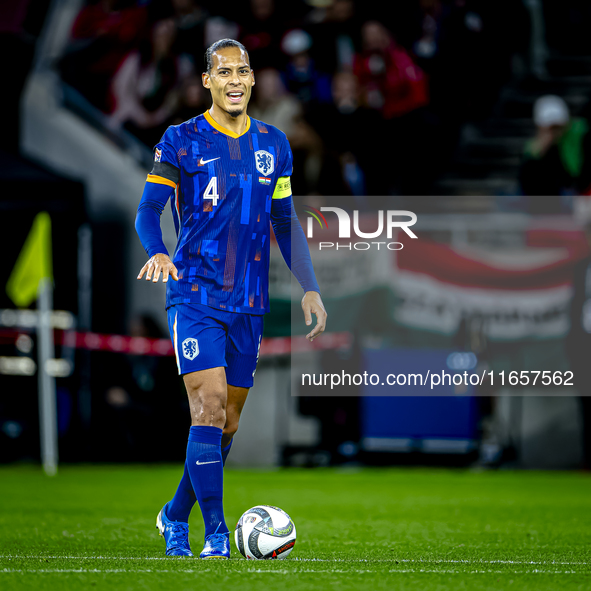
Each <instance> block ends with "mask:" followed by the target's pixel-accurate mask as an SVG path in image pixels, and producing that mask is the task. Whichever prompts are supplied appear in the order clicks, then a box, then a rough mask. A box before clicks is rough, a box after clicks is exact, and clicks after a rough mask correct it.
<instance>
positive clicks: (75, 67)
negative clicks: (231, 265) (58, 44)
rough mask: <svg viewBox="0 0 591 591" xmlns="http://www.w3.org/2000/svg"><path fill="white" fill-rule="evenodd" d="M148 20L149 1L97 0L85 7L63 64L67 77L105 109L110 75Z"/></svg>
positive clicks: (75, 24) (67, 79) (143, 31)
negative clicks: (146, 3) (147, 6)
mask: <svg viewBox="0 0 591 591" xmlns="http://www.w3.org/2000/svg"><path fill="white" fill-rule="evenodd" d="M147 22H148V17H147V10H146V5H145V4H136V3H135V2H132V1H130V0H98V1H95V2H91V3H90V4H88V5H87V6H85V7H84V8H82V10H81V11H80V13H79V14H78V16H77V17H76V20H75V21H74V26H73V28H72V42H71V48H70V50H69V52H68V53H67V54H66V55H65V57H64V58H63V59H62V62H61V64H60V68H61V71H62V76H63V77H64V80H65V81H66V82H68V83H69V84H70V85H72V86H73V87H74V88H76V89H77V90H79V91H80V92H81V93H82V94H83V95H84V97H85V98H86V99H87V100H89V101H90V102H91V103H92V104H93V105H95V106H96V107H98V108H99V109H101V110H102V111H104V112H106V111H107V110H108V89H109V84H110V81H111V78H112V77H113V75H114V74H115V72H116V71H117V68H119V66H120V65H121V62H122V61H123V60H124V59H125V56H126V55H127V54H128V53H129V52H130V51H131V50H132V49H133V48H135V47H136V45H137V39H138V38H140V37H141V36H142V35H143V34H144V33H145V31H146V27H147Z"/></svg>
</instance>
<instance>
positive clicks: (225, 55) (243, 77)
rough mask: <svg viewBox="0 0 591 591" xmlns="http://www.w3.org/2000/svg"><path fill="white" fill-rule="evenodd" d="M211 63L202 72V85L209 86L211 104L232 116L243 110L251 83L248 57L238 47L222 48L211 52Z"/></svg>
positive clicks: (250, 90)
mask: <svg viewBox="0 0 591 591" xmlns="http://www.w3.org/2000/svg"><path fill="white" fill-rule="evenodd" d="M212 58H213V59H212V61H213V66H212V68H211V71H210V72H206V73H204V74H203V86H205V88H209V90H210V91H211V97H212V99H213V103H214V105H216V106H217V107H219V108H220V109H222V110H224V111H226V113H228V114H229V115H231V116H232V117H238V116H239V115H241V114H242V113H243V112H244V111H245V110H246V105H248V101H249V100H250V94H251V92H252V87H253V86H254V74H253V71H252V70H251V69H250V64H249V63H248V56H247V55H246V53H245V52H244V51H243V50H242V49H240V48H239V47H226V48H224V49H220V50H219V51H215V52H214V53H213V55H212Z"/></svg>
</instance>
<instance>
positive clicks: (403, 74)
mask: <svg viewBox="0 0 591 591" xmlns="http://www.w3.org/2000/svg"><path fill="white" fill-rule="evenodd" d="M361 36H362V45H363V50H362V52H361V53H360V54H358V55H356V56H355V62H354V73H355V74H356V75H357V77H358V79H359V82H360V85H361V89H362V95H363V96H364V100H365V103H366V104H367V106H368V107H370V108H372V109H375V110H376V111H378V112H379V113H381V115H382V118H383V119H384V122H385V125H384V126H383V129H382V131H383V133H385V134H387V135H388V137H390V138H395V140H393V141H392V142H391V143H390V144H389V145H388V151H389V152H390V159H391V161H392V166H393V170H392V172H391V174H390V175H388V181H389V184H390V187H389V189H388V192H389V193H390V194H407V195H410V194H417V192H418V193H421V192H423V186H424V185H423V182H424V181H425V179H426V178H427V175H426V173H428V172H429V171H430V168H431V164H432V163H431V160H432V154H431V142H430V139H431V138H430V136H429V132H430V131H431V130H430V129H429V126H428V124H427V119H426V117H425V111H424V107H425V106H426V105H427V104H428V103H429V95H428V87H427V80H426V78H425V76H424V74H423V71H422V70H421V69H420V68H419V67H418V66H416V65H415V63H414V62H413V60H412V58H411V56H410V55H409V54H408V52H407V51H406V50H405V49H404V48H403V47H402V46H400V45H398V44H397V43H396V42H395V40H394V39H393V38H392V36H391V34H390V32H389V31H388V30H387V29H386V28H385V27H384V26H383V25H382V24H381V23H379V22H377V21H368V22H366V23H364V25H363V26H362V28H361ZM376 153H377V150H376Z"/></svg>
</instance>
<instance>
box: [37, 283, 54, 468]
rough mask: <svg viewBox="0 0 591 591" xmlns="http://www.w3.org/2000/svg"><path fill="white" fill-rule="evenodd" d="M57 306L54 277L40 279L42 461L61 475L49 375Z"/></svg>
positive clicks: (39, 372)
mask: <svg viewBox="0 0 591 591" xmlns="http://www.w3.org/2000/svg"><path fill="white" fill-rule="evenodd" d="M52 308H53V287H52V281H51V279H50V278H48V277H45V278H43V279H42V280H41V281H40V282H39V295H38V298H37V311H38V315H39V316H38V324H37V337H38V339H37V343H38V356H37V363H38V367H37V379H38V384H39V427H40V434H41V463H42V464H43V470H44V471H45V474H47V475H48V476H55V475H56V474H57V462H58V446H57V404H56V392H55V378H54V377H53V376H51V375H49V372H48V369H49V367H48V366H49V363H50V360H51V359H54V358H55V351H54V345H53V327H52V325H51V312H52Z"/></svg>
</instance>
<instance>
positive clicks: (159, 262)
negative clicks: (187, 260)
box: [137, 253, 179, 283]
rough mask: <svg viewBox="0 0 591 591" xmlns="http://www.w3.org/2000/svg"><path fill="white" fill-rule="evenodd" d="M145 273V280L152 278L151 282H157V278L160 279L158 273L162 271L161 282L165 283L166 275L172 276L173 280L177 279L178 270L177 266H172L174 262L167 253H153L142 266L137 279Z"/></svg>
mask: <svg viewBox="0 0 591 591" xmlns="http://www.w3.org/2000/svg"><path fill="white" fill-rule="evenodd" d="M144 273H145V274H146V281H150V280H152V282H153V283H158V279H160V273H162V282H163V283H166V282H167V281H168V277H169V276H170V277H172V278H173V279H174V280H175V281H178V280H179V272H178V270H177V268H176V267H175V266H174V263H173V262H172V261H171V260H170V257H169V256H168V255H167V254H163V253H160V254H155V255H154V256H153V257H152V258H151V259H150V260H149V261H148V262H147V263H146V264H145V265H144V266H143V267H142V270H141V271H140V274H139V275H138V276H137V278H138V279H141V278H142V277H143V276H144Z"/></svg>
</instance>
